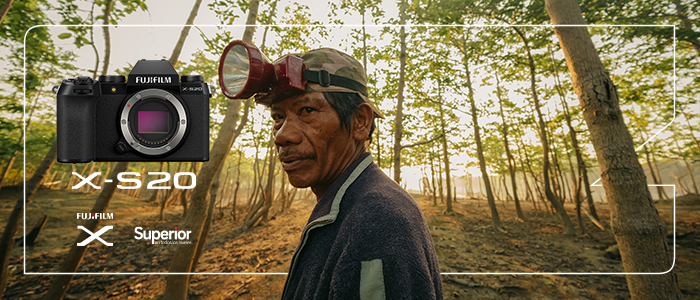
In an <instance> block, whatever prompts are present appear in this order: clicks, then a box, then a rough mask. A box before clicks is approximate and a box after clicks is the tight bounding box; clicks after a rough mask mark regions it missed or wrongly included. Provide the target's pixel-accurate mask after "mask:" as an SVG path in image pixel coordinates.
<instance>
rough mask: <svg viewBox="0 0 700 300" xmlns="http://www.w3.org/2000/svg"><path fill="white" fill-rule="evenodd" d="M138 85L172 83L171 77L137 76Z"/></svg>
mask: <svg viewBox="0 0 700 300" xmlns="http://www.w3.org/2000/svg"><path fill="white" fill-rule="evenodd" d="M136 83H137V84H154V83H157V84H166V83H171V79H170V77H163V76H136Z"/></svg>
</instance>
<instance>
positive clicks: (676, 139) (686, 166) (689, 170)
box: [673, 132, 700, 194]
mask: <svg viewBox="0 0 700 300" xmlns="http://www.w3.org/2000/svg"><path fill="white" fill-rule="evenodd" d="M673 141H674V142H675V144H676V148H678V153H679V155H678V158H679V159H680V160H682V161H683V163H684V164H685V168H686V169H688V174H689V175H690V182H691V183H692V184H693V189H694V190H695V194H700V191H698V185H697V184H696V183H695V175H693V170H694V169H695V168H691V167H690V164H689V163H688V160H687V159H685V157H683V155H682V154H681V146H680V145H679V144H678V138H676V133H675V132H674V134H673Z"/></svg>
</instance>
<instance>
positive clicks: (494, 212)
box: [441, 28, 505, 231]
mask: <svg viewBox="0 0 700 300" xmlns="http://www.w3.org/2000/svg"><path fill="white" fill-rule="evenodd" d="M465 30H468V29H466V28H465ZM463 42H464V61H463V63H464V73H465V74H464V78H465V79H466V81H467V82H466V84H467V89H468V90H469V93H468V95H467V98H468V99H469V104H470V107H471V115H472V126H474V142H475V143H476V153H477V156H478V158H479V170H481V177H482V178H483V179H484V187H485V188H486V199H487V200H488V203H489V209H490V210H491V221H493V228H495V229H496V230H500V231H505V229H504V228H503V225H502V224H501V218H500V217H499V216H498V209H496V201H495V200H494V198H493V191H492V190H491V181H490V180H489V175H488V170H487V169H486V159H485V158H484V148H483V147H482V145H481V132H480V130H481V128H480V126H479V117H478V115H479V113H478V111H477V109H476V103H475V101H474V89H473V88H472V80H471V73H470V71H469V57H468V56H467V48H466V44H467V37H466V35H465V36H464V39H463ZM441 107H442V106H441Z"/></svg>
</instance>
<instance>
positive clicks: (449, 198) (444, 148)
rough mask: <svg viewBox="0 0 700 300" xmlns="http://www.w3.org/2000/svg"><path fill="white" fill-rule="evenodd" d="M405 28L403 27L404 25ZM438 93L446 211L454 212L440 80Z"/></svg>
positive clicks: (447, 212) (448, 212)
mask: <svg viewBox="0 0 700 300" xmlns="http://www.w3.org/2000/svg"><path fill="white" fill-rule="evenodd" d="M402 28H403V27H402ZM438 93H439V94H440V95H439V96H438V97H440V105H439V107H440V128H441V130H442V157H443V158H442V160H443V162H444V164H445V185H446V186H447V202H446V204H445V206H446V208H445V213H446V214H453V213H454V210H453V209H452V178H451V177H450V154H449V151H448V149H447V132H445V113H444V110H443V109H442V102H443V99H442V92H441V91H440V82H439V81H438Z"/></svg>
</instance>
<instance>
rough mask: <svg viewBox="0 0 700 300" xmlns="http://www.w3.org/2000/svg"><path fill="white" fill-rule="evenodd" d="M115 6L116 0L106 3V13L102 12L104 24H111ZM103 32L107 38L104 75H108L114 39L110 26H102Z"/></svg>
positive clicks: (103, 67)
mask: <svg viewBox="0 0 700 300" xmlns="http://www.w3.org/2000/svg"><path fill="white" fill-rule="evenodd" d="M113 6H114V0H107V3H105V9H104V13H103V14H102V24H104V25H109V24H110V21H109V15H110V13H111V11H112V7H113ZM102 34H103V35H104V39H105V59H104V63H103V65H102V75H107V70H109V59H110V56H111V52H112V39H111V37H110V35H109V26H103V27H102Z"/></svg>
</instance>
